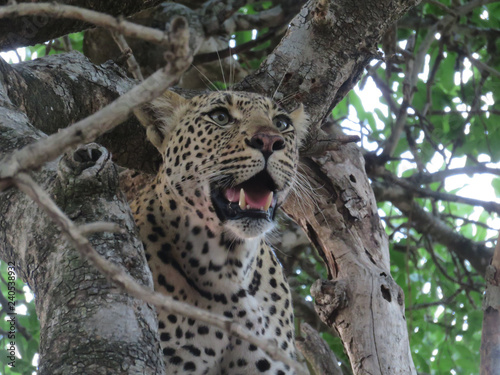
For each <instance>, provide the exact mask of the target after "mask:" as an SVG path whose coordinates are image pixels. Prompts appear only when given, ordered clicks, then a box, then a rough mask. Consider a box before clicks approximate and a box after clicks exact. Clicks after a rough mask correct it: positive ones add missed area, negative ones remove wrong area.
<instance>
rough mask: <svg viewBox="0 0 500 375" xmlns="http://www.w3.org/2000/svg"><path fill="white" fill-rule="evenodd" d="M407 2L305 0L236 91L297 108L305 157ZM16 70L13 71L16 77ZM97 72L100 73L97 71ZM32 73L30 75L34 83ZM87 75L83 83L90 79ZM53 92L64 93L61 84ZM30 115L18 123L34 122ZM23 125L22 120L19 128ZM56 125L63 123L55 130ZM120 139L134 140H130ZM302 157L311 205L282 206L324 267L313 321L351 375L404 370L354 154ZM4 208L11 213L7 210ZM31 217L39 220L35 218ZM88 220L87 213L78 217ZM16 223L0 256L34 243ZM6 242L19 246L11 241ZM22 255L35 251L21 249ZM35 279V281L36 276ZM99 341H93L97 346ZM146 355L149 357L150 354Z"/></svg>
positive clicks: (391, 296)
mask: <svg viewBox="0 0 500 375" xmlns="http://www.w3.org/2000/svg"><path fill="white" fill-rule="evenodd" d="M416 3H418V0H400V1H389V0H384V1H375V0H370V1H354V2H352V1H347V0H345V1H326V0H322V1H310V2H308V3H307V4H306V5H305V6H304V8H303V9H302V11H301V12H300V14H299V15H298V16H297V17H295V18H294V20H293V21H292V26H291V27H290V29H289V31H288V33H287V35H286V37H285V38H284V39H283V41H282V43H281V44H280V45H279V46H278V47H277V48H276V50H275V51H274V53H273V54H271V55H270V56H269V57H268V59H267V60H266V61H265V62H264V63H263V65H262V67H261V68H260V69H259V70H258V71H257V72H256V73H255V74H253V75H252V76H249V77H247V78H246V79H245V80H244V81H243V82H242V83H241V84H240V85H239V87H238V88H239V89H242V90H251V91H256V92H260V93H264V94H267V95H270V96H273V95H274V96H275V98H276V99H278V100H279V99H285V100H284V104H285V105H287V106H290V107H293V106H295V105H296V104H297V103H298V102H303V103H304V105H305V107H306V108H307V110H308V112H309V114H310V115H311V118H312V122H313V130H312V134H311V137H312V141H311V142H310V143H309V144H308V145H306V147H307V148H309V151H311V150H313V151H314V147H313V146H314V144H315V143H318V142H321V141H322V140H324V139H325V138H326V139H329V138H328V137H327V135H325V134H322V132H321V130H320V124H321V121H322V120H323V119H324V118H325V117H326V116H327V114H328V113H329V111H330V110H331V109H332V108H333V107H334V105H335V104H336V103H338V102H339V101H340V100H341V99H342V97H343V96H344V95H345V94H346V93H347V92H348V91H349V90H350V89H351V88H352V86H353V85H354V84H355V83H356V81H357V80H358V78H359V76H360V75H361V73H362V72H363V69H364V67H365V65H366V64H367V63H368V61H369V60H370V59H371V58H372V57H373V56H374V55H375V54H376V44H377V42H378V41H379V39H380V37H381V36H382V35H383V34H384V32H385V30H386V29H387V28H388V27H389V26H390V25H392V24H393V22H395V21H396V20H397V19H398V18H400V17H401V16H402V15H403V14H404V13H405V12H406V11H407V10H408V9H409V8H410V7H411V6H413V5H415V4H416ZM42 64H43V63H42ZM84 64H88V63H87V62H84ZM63 65H64V64H61V65H60V66H61V67H62V66H63ZM21 66H23V67H26V68H27V69H28V70H27V72H28V73H26V74H25V75H24V76H23V75H22V74H21V73H19V74H20V76H23V77H24V78H23V79H26V78H25V77H28V76H30V75H32V76H31V77H30V79H31V81H32V82H33V83H34V84H40V83H41V79H40V77H42V73H43V74H46V76H45V79H46V80H48V79H49V78H52V79H54V77H55V76H56V75H57V71H55V70H54V71H51V69H50V67H49V66H46V67H45V68H44V67H40V69H39V70H33V69H32V70H30V69H29V66H28V65H26V64H24V65H21ZM21 69H22V68H21V67H20V68H19V69H17V68H16V71H18V72H20V70H21ZM96 69H97V68H96ZM103 74H104V77H106V72H103ZM111 74H114V77H115V80H116V81H113V82H109V83H106V82H101V83H99V84H100V85H104V87H107V88H110V87H114V86H116V83H117V82H129V80H128V79H126V78H124V77H119V74H118V75H117V74H116V73H111ZM36 76H38V78H34V77H36ZM78 77H84V78H85V75H84V74H78ZM92 78H93V77H86V78H85V79H83V80H84V81H85V80H86V81H92ZM94 78H95V77H94ZM104 81H106V80H104ZM79 83H82V84H86V82H79ZM125 85H126V84H125ZM62 86H63V87H65V84H62ZM11 87H12V86H11ZM58 88H59V84H58V83H56V84H55V85H53V86H51V85H47V86H46V89H47V90H48V91H50V92H51V93H55V96H59V99H54V100H55V101H56V102H57V103H60V102H64V101H71V100H74V99H75V93H74V92H72V91H69V92H67V91H65V92H59V93H58V90H57V89H58ZM104 91H106V90H104ZM14 92H15V89H13V90H10V91H9V92H4V98H5V101H6V102H5V103H4V107H7V108H12V107H13V105H12V104H11V103H9V102H8V101H10V99H9V98H10V97H12V96H14ZM110 92H111V93H112V94H111V95H109V96H105V95H103V96H102V100H103V102H102V104H104V102H105V101H106V100H111V99H112V98H111V97H112V96H113V95H114V94H113V92H116V91H114V90H111V91H110ZM275 94H276V95H275ZM30 101H32V102H34V101H36V99H35V98H31V99H29V98H27V99H24V97H23V103H24V105H23V110H26V112H27V113H31V114H32V115H34V114H35V113H36V112H35V111H31V110H30V108H35V107H36V105H35V104H32V103H27V102H30ZM12 102H14V100H12ZM75 103H78V101H75ZM16 104H17V103H16ZM90 104H91V103H82V107H83V108H74V107H73V106H64V108H66V110H67V112H66V113H65V115H64V116H67V117H68V118H77V117H79V116H80V115H81V114H83V113H86V112H87V111H92V109H91V107H89V105H90ZM92 104H93V103H92ZM8 110H10V111H12V109H8ZM32 115H28V117H29V118H34V117H36V116H32ZM64 116H62V117H64ZM49 118H51V117H50V116H49ZM52 118H53V122H58V118H54V117H52ZM26 122H27V120H26V119H24V120H23V123H26ZM62 125H63V122H61V123H59V124H58V126H62ZM11 132H12V131H11V130H8V131H7V130H6V131H4V132H2V137H6V138H7V139H9V136H8V134H10V133H11ZM125 132H126V130H125ZM129 134H130V133H129ZM130 135H131V138H130V139H138V138H139V137H137V134H133V133H132V134H130ZM30 137H33V136H30ZM329 140H330V141H331V139H329ZM17 142H19V141H16V142H12V146H11V147H18V146H19V144H18V143H17ZM109 147H110V149H111V150H113V152H114V149H115V148H116V149H120V148H122V147H124V146H123V144H117V143H115V142H111V144H110V145H109ZM2 150H4V149H3V148H2ZM311 153H312V154H314V152H308V154H309V155H311ZM302 161H303V165H304V170H305V171H306V172H305V173H306V174H307V175H308V178H309V180H310V182H311V184H312V185H314V186H318V187H320V188H321V190H320V194H317V197H315V201H316V202H315V204H311V205H305V206H304V205H299V204H298V203H297V200H294V198H293V197H292V199H291V200H290V201H289V204H287V205H286V206H285V210H286V212H287V213H288V214H289V215H290V216H292V217H293V218H295V219H296V220H297V222H298V223H299V224H300V225H301V226H302V227H303V228H304V229H305V230H306V232H307V234H308V236H309V237H310V238H311V239H312V240H313V242H314V244H315V245H316V247H317V248H318V251H319V252H320V254H321V255H322V257H323V258H324V259H325V262H326V264H327V266H328V268H329V271H330V278H331V280H330V281H329V282H323V283H317V284H316V286H315V288H314V289H313V292H314V293H315V295H316V298H317V301H316V303H317V306H318V311H319V312H320V314H321V317H322V318H323V320H324V321H325V323H326V324H328V325H330V326H333V327H334V328H335V329H336V330H337V331H338V332H339V334H340V337H341V338H342V341H343V342H344V344H345V348H346V351H347V353H348V355H349V357H350V360H351V363H352V366H353V370H354V372H355V373H356V374H364V373H370V374H414V373H415V370H414V367H413V363H412V360H411V354H410V351H409V347H408V336H407V331H406V322H405V317H404V297H403V294H402V292H401V290H400V288H399V287H398V286H397V285H396V284H395V282H394V281H393V279H392V277H391V275H390V272H389V251H388V244H387V238H386V236H385V232H384V229H383V228H382V226H381V224H380V220H379V218H378V215H377V211H376V205H375V200H374V197H373V191H372V190H371V187H370V185H369V183H368V179H367V176H366V173H365V171H364V163H363V159H362V156H361V154H360V151H359V149H358V148H357V147H355V146H353V145H348V146H343V147H341V146H337V149H336V150H334V151H330V152H328V153H326V154H325V155H324V156H321V157H313V156H308V157H303V159H302ZM134 162H135V160H129V161H125V162H124V163H123V164H124V165H126V166H134V167H137V166H136V165H133V163H134ZM47 168H52V169H51V171H52V172H50V173H47V174H46V175H41V176H40V179H41V181H45V182H46V183H45V186H46V187H48V188H49V189H50V183H53V178H54V177H53V176H54V172H53V171H54V170H55V166H54V165H52V166H50V165H49V166H47V167H46V168H45V169H44V173H45V170H46V169H47ZM63 193H64V192H60V194H63ZM7 197H8V198H7ZM68 199H69V198H68ZM295 199H299V198H298V197H295ZM69 201H70V199H69V200H68V202H69ZM63 202H64V199H63ZM0 205H4V206H0V207H1V210H2V211H1V212H2V213H3V212H16V210H17V212H22V211H19V210H21V208H22V207H32V205H29V204H28V203H26V201H24V200H23V198H21V196H20V195H19V193H14V192H9V193H8V194H3V195H2V196H0ZM14 208H16V210H14V211H10V210H12V209H14ZM7 210H9V211H7ZM81 212H82V217H84V216H86V211H83V210H82V211H81ZM31 216H32V217H33V218H36V220H38V221H40V220H41V219H40V217H41V216H40V215H39V214H37V213H35V212H33V213H32V214H31ZM89 217H92V216H91V215H89V216H88V217H87V219H88V218H89ZM16 224H17V226H16V227H14V226H11V225H9V227H8V228H6V230H5V232H3V233H10V234H9V236H8V238H7V237H6V238H4V240H5V241H2V245H0V246H4V247H3V248H0V254H2V258H6V257H7V259H21V260H22V259H25V258H24V257H22V254H21V253H19V251H20V250H19V249H24V250H25V249H26V245H25V244H26V243H28V242H26V241H27V239H31V241H32V243H34V241H35V239H33V238H32V237H31V234H29V233H32V234H36V233H38V232H37V231H35V230H34V228H36V226H34V225H35V223H34V222H33V221H32V220H21V219H20V218H19V216H18V220H17V221H16ZM4 225H5V224H4ZM21 232H23V233H24V235H23V236H21V235H20V233H21ZM16 238H19V239H24V241H22V242H19V241H18V240H17V239H16ZM42 239H43V238H42V237H40V238H37V242H38V243H40V244H45V243H46V242H45V241H42ZM59 241H61V240H59ZM3 243H5V244H6V245H3ZM54 243H55V244H57V243H60V242H57V241H54ZM65 249H66V250H63V249H62V248H61V249H60V250H59V251H61V252H62V253H64V251H66V252H67V251H68V250H67V246H66V247H65ZM27 251H28V253H29V252H30V251H31V252H35V249H32V248H28V250H27ZM52 254H56V253H55V252H54V253H52ZM33 259H34V260H36V261H37V262H39V261H42V264H45V266H44V267H46V268H45V269H47V270H54V271H56V267H55V265H53V264H52V263H50V262H49V263H47V262H48V261H46V260H45V258H43V259H39V258H33ZM49 260H50V259H49ZM44 262H45V263H44ZM34 264H36V265H38V263H34ZM47 264H49V265H51V268H50V267H48V266H47ZM47 267H48V268H47ZM20 272H21V274H22V275H23V277H25V278H26V280H29V281H31V282H33V283H35V282H36V283H39V284H40V285H42V286H43V285H44V284H43V283H42V281H43V280H39V279H35V278H33V275H32V274H33V272H35V271H31V272H30V271H29V269H28V267H27V264H26V263H25V262H24V261H21V262H20ZM47 274H49V273H47ZM140 274H141V275H143V274H146V272H144V273H140ZM43 276H45V274H43ZM43 276H39V278H41V279H43ZM45 282H47V283H51V282H53V280H50V281H49V280H46V281H45ZM35 285H36V284H35ZM36 288H37V286H35V289H36ZM49 290H50V288H49ZM71 290H72V289H71ZM51 291H52V292H53V291H54V290H51ZM40 293H42V291H40ZM119 295H120V294H119ZM120 296H121V295H120ZM121 298H126V297H124V296H121ZM64 303H66V302H64ZM62 307H63V308H65V306H62ZM140 311H145V309H141V310H140ZM145 321H147V319H146V320H145ZM386 322H390V324H385V323H386ZM66 334H71V332H67V333H66ZM46 337H49V336H46ZM105 339H106V338H105V337H102V340H103V341H105ZM153 347H154V345H153ZM110 349H112V348H110ZM118 352H119V351H118ZM151 352H152V353H156V352H155V350H154V349H153V350H152V351H151ZM46 373H49V372H46Z"/></svg>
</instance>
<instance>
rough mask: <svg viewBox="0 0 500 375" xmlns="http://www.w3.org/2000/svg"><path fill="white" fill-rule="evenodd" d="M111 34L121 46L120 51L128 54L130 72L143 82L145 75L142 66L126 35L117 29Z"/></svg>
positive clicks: (119, 46)
mask: <svg viewBox="0 0 500 375" xmlns="http://www.w3.org/2000/svg"><path fill="white" fill-rule="evenodd" d="M111 36H112V37H113V40H114V41H115V43H116V44H117V45H118V48H120V51H121V52H122V53H123V54H124V55H128V58H127V65H128V69H129V71H130V73H132V76H133V77H134V78H135V79H137V80H138V81H141V82H142V81H144V77H143V76H142V72H141V67H140V66H139V64H138V63H137V60H136V58H135V56H134V53H133V51H132V49H131V48H130V47H129V45H128V43H127V41H126V40H125V37H124V36H123V35H122V34H120V33H118V32H116V31H113V32H111Z"/></svg>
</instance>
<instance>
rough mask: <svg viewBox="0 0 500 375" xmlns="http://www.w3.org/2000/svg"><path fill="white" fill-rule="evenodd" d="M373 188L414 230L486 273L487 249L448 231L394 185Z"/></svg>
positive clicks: (445, 226)
mask: <svg viewBox="0 0 500 375" xmlns="http://www.w3.org/2000/svg"><path fill="white" fill-rule="evenodd" d="M372 187H373V190H374V192H375V195H376V197H377V200H378V201H380V202H381V201H390V202H392V204H394V206H395V207H397V208H398V209H399V210H400V211H401V212H402V213H403V214H404V215H406V216H410V215H411V218H412V223H411V224H412V226H414V227H415V229H417V230H418V231H419V232H420V233H423V234H428V235H430V236H432V239H433V240H434V241H437V242H439V243H441V244H443V245H445V246H446V247H448V249H449V250H450V251H452V252H454V253H456V254H457V255H458V256H459V257H460V258H462V259H466V260H468V261H469V262H470V264H471V265H472V267H474V268H475V269H476V270H477V271H478V272H479V273H480V274H481V275H484V274H485V272H486V267H487V265H488V264H489V262H490V259H491V256H492V255H493V251H492V249H491V248H488V247H486V246H484V245H481V244H479V243H476V242H474V241H472V240H470V239H468V238H466V237H464V236H462V235H461V234H459V233H456V232H455V231H454V230H453V229H451V228H450V227H448V226H447V225H446V224H445V223H443V222H442V221H441V220H439V218H436V217H435V216H433V215H432V214H431V213H429V212H427V211H425V210H424V209H423V208H422V207H420V205H418V204H417V203H415V202H414V201H413V198H412V197H411V195H410V194H408V192H407V191H406V190H404V189H403V188H401V187H398V186H395V185H394V184H388V183H383V182H379V181H373V182H372Z"/></svg>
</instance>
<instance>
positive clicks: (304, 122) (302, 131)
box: [290, 103, 309, 146]
mask: <svg viewBox="0 0 500 375" xmlns="http://www.w3.org/2000/svg"><path fill="white" fill-rule="evenodd" d="M290 118H291V119H292V121H293V127H294V128H295V134H296V135H297V141H298V143H299V146H300V145H301V144H302V143H303V142H304V140H305V139H306V136H307V130H308V129H309V116H308V115H307V113H306V112H305V111H304V105H303V104H302V103H300V106H299V107H298V108H297V109H296V110H295V111H293V112H292V113H290Z"/></svg>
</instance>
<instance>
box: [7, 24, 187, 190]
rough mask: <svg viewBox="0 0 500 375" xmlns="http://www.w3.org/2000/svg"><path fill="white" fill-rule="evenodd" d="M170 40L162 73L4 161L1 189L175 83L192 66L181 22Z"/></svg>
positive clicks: (119, 120)
mask: <svg viewBox="0 0 500 375" xmlns="http://www.w3.org/2000/svg"><path fill="white" fill-rule="evenodd" d="M169 40H170V41H171V52H170V54H169V55H170V60H171V61H170V62H169V63H168V64H167V66H166V68H165V69H161V70H158V71H157V72H156V73H154V74H153V75H151V76H150V77H149V78H148V79H147V80H145V81H144V82H142V83H141V84H140V85H137V86H135V87H134V88H133V89H131V90H130V91H129V92H127V93H126V94H125V95H122V96H121V97H120V98H118V99H117V100H115V101H114V102H113V103H111V104H110V105H108V106H106V107H104V108H103V109H101V110H100V111H99V112H96V113H95V114H93V115H91V116H89V117H86V118H85V119H83V120H81V121H79V122H78V123H76V124H74V125H72V126H71V127H68V128H65V129H64V130H61V131H60V132H58V133H56V134H53V135H51V136H50V137H48V138H46V139H43V140H41V141H39V142H37V143H34V144H31V145H29V146H27V147H25V148H23V149H22V150H18V151H15V152H13V153H12V154H11V155H8V156H7V157H6V158H4V159H3V160H2V163H1V164H0V180H1V179H3V180H4V181H3V182H2V181H0V188H1V187H2V184H3V186H4V187H5V186H6V185H7V184H8V181H7V179H10V178H12V177H14V175H15V174H16V173H18V172H20V171H22V170H30V169H34V168H37V167H39V166H41V165H43V163H45V162H47V161H51V160H53V159H55V158H56V157H57V156H59V155H60V154H61V153H62V152H64V151H66V150H68V149H69V148H71V147H74V146H76V145H78V144H82V143H86V142H91V141H93V140H94V139H95V138H97V137H98V136H99V135H102V134H104V133H105V132H107V131H109V130H111V129H113V128H114V127H115V126H117V125H119V124H120V123H122V122H123V121H124V120H126V119H127V118H128V116H129V115H130V113H131V112H132V110H133V108H135V107H137V106H138V105H141V104H144V103H146V102H148V101H151V100H153V99H154V98H156V97H157V96H159V95H161V94H162V93H163V92H164V91H165V90H166V89H167V88H168V87H170V86H172V85H173V84H174V83H176V82H177V81H178V80H179V77H180V75H181V74H182V73H183V72H184V71H185V70H186V69H187V67H188V66H189V64H190V62H191V57H190V55H189V51H188V49H187V44H188V40H189V34H188V32H187V25H186V23H185V20H184V19H183V18H179V19H178V20H177V21H176V22H173V23H172V26H171V35H170V37H169Z"/></svg>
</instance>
